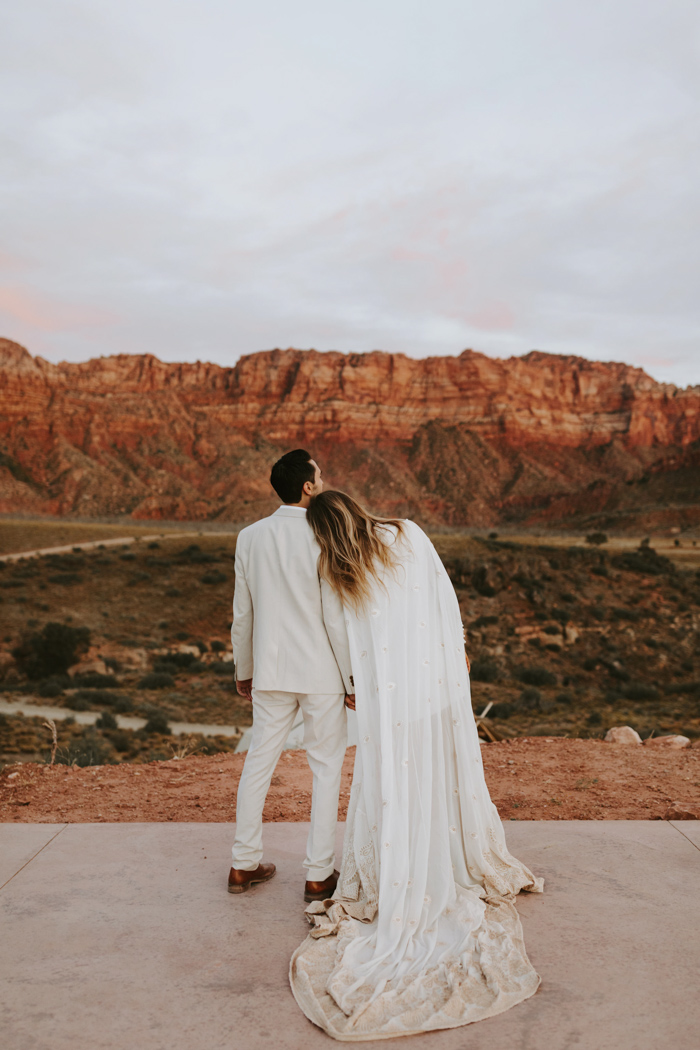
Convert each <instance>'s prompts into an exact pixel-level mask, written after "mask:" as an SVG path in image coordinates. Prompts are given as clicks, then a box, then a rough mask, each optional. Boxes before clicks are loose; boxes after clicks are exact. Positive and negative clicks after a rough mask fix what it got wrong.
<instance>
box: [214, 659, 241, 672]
mask: <svg viewBox="0 0 700 1050" xmlns="http://www.w3.org/2000/svg"><path fill="white" fill-rule="evenodd" d="M209 670H210V671H213V672H214V674H225V675H233V674H235V673H236V665H235V664H234V662H233V660H212V662H211V663H210V664H209Z"/></svg>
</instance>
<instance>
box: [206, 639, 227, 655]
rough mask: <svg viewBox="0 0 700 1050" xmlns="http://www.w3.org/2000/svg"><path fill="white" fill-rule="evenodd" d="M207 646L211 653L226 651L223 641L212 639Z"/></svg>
mask: <svg viewBox="0 0 700 1050" xmlns="http://www.w3.org/2000/svg"><path fill="white" fill-rule="evenodd" d="M209 648H210V649H211V651H212V652H213V653H225V652H226V646H225V645H224V643H223V642H219V641H218V640H215V641H213V642H212V643H211V645H210V646H209Z"/></svg>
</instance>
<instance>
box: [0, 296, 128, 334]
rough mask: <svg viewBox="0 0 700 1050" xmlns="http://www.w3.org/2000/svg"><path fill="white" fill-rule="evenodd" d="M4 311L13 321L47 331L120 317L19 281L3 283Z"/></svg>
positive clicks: (1, 306)
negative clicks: (29, 287)
mask: <svg viewBox="0 0 700 1050" xmlns="http://www.w3.org/2000/svg"><path fill="white" fill-rule="evenodd" d="M0 312H2V313H4V314H6V315H9V317H10V318H12V320H13V321H21V322H22V323H23V324H27V325H30V326H31V327H32V328H38V329H40V330H41V331H44V332H58V331H63V330H65V329H68V328H75V327H82V326H93V325H109V324H113V323H114V322H115V320H116V318H115V316H114V315H113V314H110V313H108V312H107V311H105V310H95V309H91V308H89V307H87V308H86V307H80V306H74V305H71V306H69V305H66V304H65V303H57V302H54V301H51V300H50V299H48V298H47V297H46V296H41V295H37V294H36V293H34V292H29V291H27V290H25V289H24V288H20V287H18V286H17V285H2V286H0Z"/></svg>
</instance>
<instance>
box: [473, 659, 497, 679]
mask: <svg viewBox="0 0 700 1050" xmlns="http://www.w3.org/2000/svg"><path fill="white" fill-rule="evenodd" d="M469 677H470V678H471V680H472V681H473V682H496V681H498V679H499V678H500V677H501V672H500V671H499V669H498V665H497V664H495V663H493V662H492V661H491V660H474V662H473V664H472V666H471V671H470V672H469Z"/></svg>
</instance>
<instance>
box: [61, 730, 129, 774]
mask: <svg viewBox="0 0 700 1050" xmlns="http://www.w3.org/2000/svg"><path fill="white" fill-rule="evenodd" d="M56 761H57V762H58V763H59V765H64V766H72V765H76V766H104V765H107V764H110V763H114V761H115V758H114V749H113V747H112V745H111V743H110V742H109V741H108V740H105V739H104V737H102V736H100V735H99V733H97V732H96V731H95V729H94V728H93V727H92V726H89V727H88V728H87V729H86V730H85V732H84V734H83V735H82V736H80V737H74V738H73V739H72V740H71V742H70V743H69V744H67V745H66V746H64V747H60V748H59V749H58V751H57V752H56Z"/></svg>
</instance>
